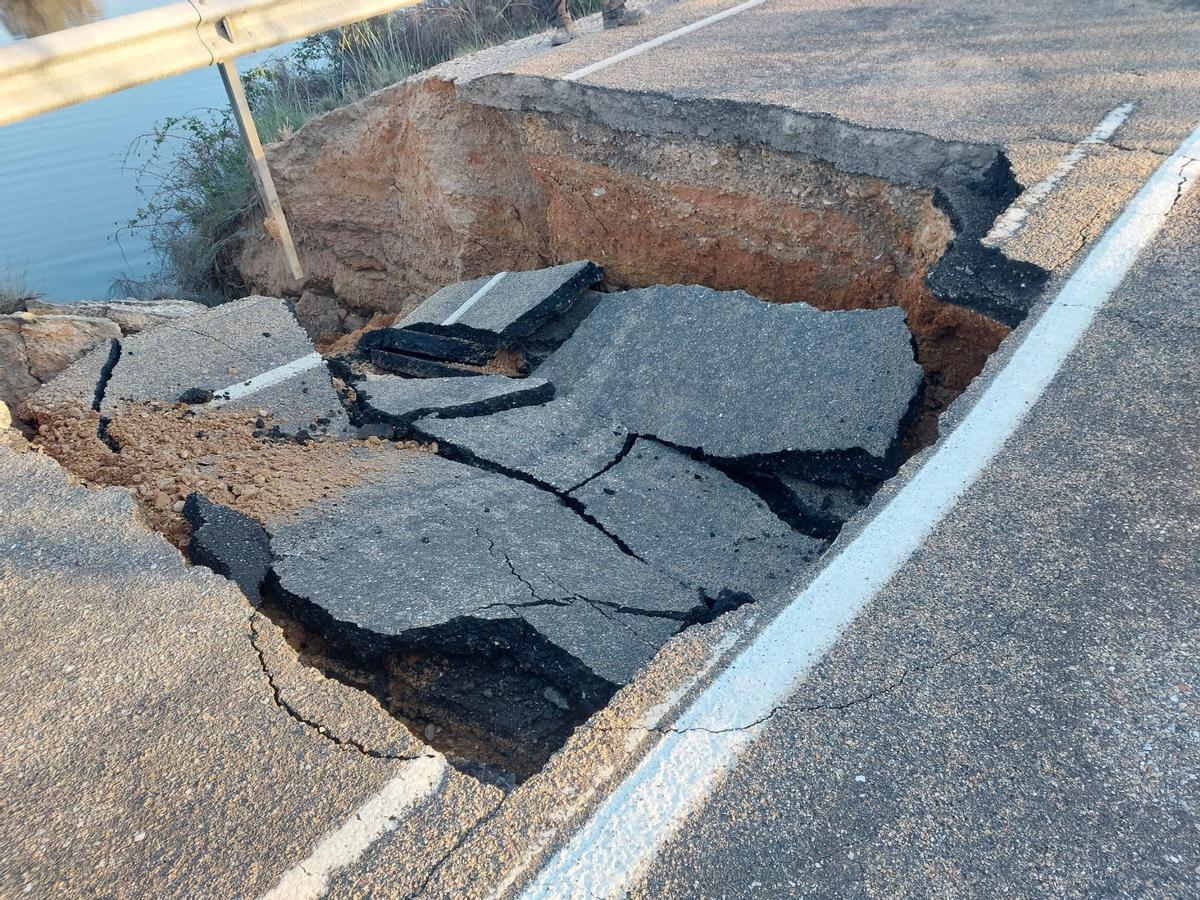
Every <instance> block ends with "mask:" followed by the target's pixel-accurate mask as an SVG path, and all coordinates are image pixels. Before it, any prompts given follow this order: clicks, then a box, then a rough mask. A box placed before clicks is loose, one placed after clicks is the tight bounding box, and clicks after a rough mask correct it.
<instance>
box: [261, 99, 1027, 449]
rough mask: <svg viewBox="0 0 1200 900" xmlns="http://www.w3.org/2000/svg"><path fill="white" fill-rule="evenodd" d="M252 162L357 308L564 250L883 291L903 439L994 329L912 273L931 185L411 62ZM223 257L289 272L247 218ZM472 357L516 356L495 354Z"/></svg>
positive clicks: (808, 297)
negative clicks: (895, 320)
mask: <svg viewBox="0 0 1200 900" xmlns="http://www.w3.org/2000/svg"><path fill="white" fill-rule="evenodd" d="M271 161H272V166H273V169H274V171H275V172H276V175H277V178H278V180H279V182H280V190H281V192H282V193H283V194H284V195H285V201H286V205H287V207H288V210H289V217H290V218H291V219H292V221H293V225H294V230H295V231H296V233H297V235H298V240H299V244H300V250H301V255H302V256H303V257H304V260H305V266H306V269H307V270H308V271H309V272H310V276H311V278H312V279H314V280H315V281H317V282H320V283H322V284H327V285H330V286H332V289H333V290H334V291H335V292H336V293H337V294H338V297H339V299H340V300H341V302H343V303H344V304H348V305H349V306H352V307H354V308H356V309H360V310H361V309H382V310H387V311H388V312H394V313H406V312H408V311H409V310H410V309H412V308H413V307H414V306H415V304H416V303H417V302H419V301H420V300H423V299H424V298H425V297H427V296H428V295H429V294H431V293H432V292H433V291H434V290H436V289H438V288H440V287H442V286H444V285H446V284H448V283H451V282H454V281H457V280H463V279H469V278H476V277H481V276H484V275H490V274H493V273H494V272H497V271H500V270H503V269H507V270H513V271H516V270H524V269H531V268H539V267H541V266H545V265H552V264H555V263H561V262H567V261H570V260H574V259H581V258H590V259H593V260H595V261H596V262H598V263H600V264H601V265H603V266H604V267H605V270H606V280H607V282H608V286H609V287H610V288H611V289H617V290H620V289H623V288H628V287H644V286H648V285H652V284H672V283H678V284H702V285H706V286H708V287H712V288H716V289H718V290H729V289H741V290H745V291H747V292H749V293H751V294H754V295H755V296H759V297H762V298H764V299H767V300H772V301H778V302H794V301H804V302H807V303H810V304H812V305H813V306H816V307H818V308H820V309H859V308H870V307H880V306H890V305H900V306H902V307H904V309H905V310H906V312H907V313H908V318H909V327H910V329H911V330H912V332H913V336H914V341H915V344H916V349H917V360H918V362H919V363H920V364H921V365H922V366H923V367H924V369H925V371H926V376H927V377H926V384H925V398H924V406H923V410H922V414H921V415H920V416H919V417H918V419H917V422H916V424H915V425H914V426H913V428H912V429H911V430H910V433H909V435H908V437H907V439H906V445H907V447H908V449H909V450H916V449H918V448H919V447H921V446H924V445H927V444H928V443H930V442H932V440H933V439H935V438H936V435H937V428H936V417H937V415H938V414H939V413H940V412H941V411H942V410H943V409H945V407H946V406H947V405H948V404H949V403H950V401H952V400H953V399H954V397H956V396H958V394H959V393H961V392H962V390H963V389H964V388H965V387H966V385H967V384H968V383H969V382H970V381H971V379H972V378H974V377H975V376H976V375H977V374H978V373H979V371H980V370H981V369H982V367H983V363H984V361H985V360H986V359H987V357H988V355H989V354H991V353H992V352H993V351H994V350H995V349H996V347H997V346H998V345H999V343H1000V341H1001V340H1002V339H1003V338H1004V336H1005V335H1006V334H1007V333H1008V329H1007V328H1006V327H1005V326H1004V325H1002V324H1000V323H999V322H996V321H994V320H992V319H990V318H988V317H987V316H984V315H982V314H980V313H977V312H974V311H972V310H969V309H966V308H964V307H961V306H956V305H953V304H949V303H944V302H941V301H939V300H937V299H936V298H934V296H933V295H932V293H931V292H930V290H929V288H928V287H927V285H926V276H927V275H928V274H929V271H930V269H931V267H932V266H933V265H935V264H936V263H937V261H938V260H939V259H940V258H941V256H942V254H943V253H944V252H945V250H946V248H947V246H948V245H949V243H950V241H951V240H952V238H953V236H954V234H953V229H952V228H951V225H950V221H949V219H948V218H947V216H946V214H945V213H944V212H943V211H942V210H941V209H939V208H938V205H937V204H936V203H935V196H934V191H933V190H932V189H931V188H919V187H914V186H912V185H905V184H897V183H892V182H889V181H886V180H884V179H882V178H875V177H869V176H866V175H861V174H852V173H848V172H844V171H842V170H840V169H838V168H837V167H836V166H834V165H832V164H830V163H828V162H824V161H821V160H818V159H815V158H813V157H811V156H807V155H805V154H802V153H796V152H788V151H784V150H780V149H776V148H774V147H769V146H766V145H764V144H752V143H740V142H724V143H721V142H717V141H715V140H713V139H707V138H705V137H703V136H701V135H698V134H696V135H684V134H679V133H673V134H663V133H658V134H649V133H640V132H636V131H629V130H617V129H615V128H612V127H609V126H608V125H605V124H602V123H600V122H597V121H585V120H584V119H582V118H579V117H577V116H574V115H546V114H543V113H538V112H523V113H516V112H508V111H504V110H500V109H495V108H492V107H488V106H484V105H480V104H476V103H472V102H469V101H466V100H464V99H462V98H461V97H460V96H459V95H458V93H457V92H456V90H455V88H454V85H453V84H451V83H449V82H447V81H443V80H440V79H437V78H428V79H424V80H416V81H411V82H405V83H404V84H402V85H397V86H396V87H395V88H392V89H388V90H386V91H382V92H380V93H379V94H376V95H374V96H372V97H370V98H367V99H365V100H364V101H362V102H361V103H358V104H355V105H354V106H352V107H349V108H346V109H343V110H337V111H334V112H332V113H330V114H328V115H326V116H323V117H321V118H319V119H317V120H315V121H313V122H312V123H310V124H309V125H307V126H306V127H305V128H304V129H302V130H301V131H300V132H299V133H297V134H296V135H295V136H293V137H292V138H290V139H289V140H288V141H286V142H284V143H283V144H279V145H276V146H274V147H272V148H271ZM251 232H252V233H253V229H251ZM240 265H241V267H242V271H243V275H244V276H245V278H246V279H247V283H250V284H254V285H256V286H258V287H259V288H260V289H261V290H263V291H264V292H266V293H273V292H274V293H277V292H278V291H279V290H281V289H284V288H285V287H286V286H287V285H289V284H290V276H288V275H287V273H286V272H284V271H283V269H282V268H281V263H280V261H279V254H278V252H277V250H276V248H275V246H274V244H272V243H271V242H270V241H269V240H265V239H262V238H261V236H257V237H252V238H251V239H250V240H249V241H248V242H247V245H246V247H245V249H244V251H243V253H242V257H241V262H240ZM382 324H390V320H388V319H385V318H383V317H378V316H377V317H376V319H375V320H373V321H372V323H371V327H377V326H378V325H382ZM354 340H355V336H354V335H347V336H345V337H343V338H341V339H340V340H338V341H337V342H336V343H335V344H334V345H332V346H331V347H329V348H328V351H329V352H337V351H338V350H341V349H348V348H349V347H351V346H352V344H353V342H354ZM322 349H326V348H322ZM513 362H514V363H519V361H513ZM491 371H499V372H503V373H505V374H515V373H516V372H517V371H519V368H517V367H516V366H515V365H514V366H512V367H509V366H506V365H505V364H504V361H500V360H497V361H496V365H495V367H494V368H493V369H491Z"/></svg>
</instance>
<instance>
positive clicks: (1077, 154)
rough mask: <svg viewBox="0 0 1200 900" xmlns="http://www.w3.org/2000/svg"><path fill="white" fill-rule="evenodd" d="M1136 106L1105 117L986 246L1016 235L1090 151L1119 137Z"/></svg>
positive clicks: (999, 224)
mask: <svg viewBox="0 0 1200 900" xmlns="http://www.w3.org/2000/svg"><path fill="white" fill-rule="evenodd" d="M1135 105H1136V104H1134V103H1122V104H1121V105H1120V106H1118V107H1117V108H1116V109H1114V110H1112V111H1111V112H1110V113H1109V114H1108V115H1107V116H1105V117H1104V118H1103V119H1102V120H1101V121H1100V124H1099V125H1097V126H1096V127H1095V128H1093V129H1092V133H1091V134H1089V135H1088V136H1087V137H1085V138H1084V139H1083V140H1082V141H1080V142H1079V143H1078V144H1076V145H1075V146H1074V147H1072V148H1071V152H1070V153H1068V154H1067V155H1066V156H1064V157H1063V158H1062V160H1061V161H1060V162H1059V164H1058V165H1057V166H1055V167H1054V171H1053V172H1051V173H1050V174H1049V175H1047V176H1046V177H1045V178H1043V179H1042V180H1041V181H1039V182H1038V183H1037V184H1035V185H1034V186H1033V187H1031V188H1030V189H1029V190H1027V191H1026V192H1025V193H1024V194H1022V195H1021V196H1020V197H1019V198H1017V202H1016V203H1014V204H1013V205H1012V206H1010V207H1009V208H1008V210H1007V211H1006V212H1005V213H1004V215H1002V216H1001V217H1000V218H998V219H997V220H996V224H995V225H993V226H992V230H991V231H989V232H988V233H987V236H986V237H985V238H984V239H983V243H985V244H989V245H994V244H997V243H999V242H1000V241H1003V240H1004V239H1005V238H1010V237H1012V236H1013V235H1014V234H1016V233H1017V231H1018V230H1019V229H1020V227H1021V226H1022V225H1023V224H1024V222H1025V219H1026V218H1027V217H1028V216H1029V213H1030V212H1032V211H1033V208H1034V207H1035V206H1037V205H1038V204H1039V203H1041V202H1042V201H1043V200H1045V199H1046V198H1047V197H1048V196H1050V192H1051V191H1052V190H1054V187H1055V185H1057V184H1058V183H1059V182H1060V181H1062V180H1063V179H1064V178H1066V177H1067V176H1068V175H1070V174H1071V170H1072V169H1074V168H1075V167H1076V166H1077V165H1079V163H1080V162H1082V161H1083V158H1084V157H1085V156H1087V155H1088V154H1089V153H1090V152H1091V149H1092V147H1094V146H1095V145H1097V144H1104V143H1107V142H1108V139H1109V138H1111V137H1112V136H1113V135H1114V134H1116V132H1117V129H1118V128H1120V127H1121V126H1122V125H1124V124H1125V120H1126V119H1128V118H1129V115H1130V113H1132V112H1133V109H1134V106H1135Z"/></svg>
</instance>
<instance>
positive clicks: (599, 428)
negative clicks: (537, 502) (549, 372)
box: [411, 397, 630, 494]
mask: <svg viewBox="0 0 1200 900" xmlns="http://www.w3.org/2000/svg"><path fill="white" fill-rule="evenodd" d="M411 429H412V432H413V434H414V435H415V436H417V437H418V438H419V439H422V440H429V441H436V442H437V443H438V447H439V449H440V452H441V453H442V454H443V455H446V456H449V457H450V458H452V459H457V460H460V461H463V462H469V463H471V464H473V465H478V466H484V467H490V468H493V469H496V470H499V471H504V472H507V473H509V474H512V475H514V476H516V477H523V478H526V479H528V480H531V481H535V482H538V483H539V484H543V485H545V486H547V487H548V488H549V489H551V490H555V491H560V492H562V493H564V494H565V493H569V492H570V491H571V490H573V489H574V488H575V487H577V486H578V485H580V484H582V483H583V482H585V481H587V480H588V479H589V478H592V477H593V476H594V475H595V474H596V473H597V472H600V471H602V470H603V469H604V468H605V467H606V466H609V465H612V464H613V463H614V462H615V461H616V460H617V458H618V457H619V456H620V454H621V452H622V450H623V449H624V448H625V447H626V445H627V443H628V441H629V440H630V438H629V432H628V431H627V430H626V429H625V428H624V427H623V426H622V425H620V424H618V423H615V422H614V421H613V420H612V419H606V418H602V417H600V416H597V415H596V414H595V413H593V412H592V410H591V409H589V408H587V407H585V406H583V405H581V404H579V403H577V402H576V401H575V400H574V399H573V398H571V397H563V398H556V399H554V400H552V401H550V402H547V403H544V404H541V405H537V406H527V407H521V408H519V409H511V410H506V411H503V412H499V413H495V414H493V415H490V416H477V417H473V418H455V419H445V418H440V417H438V416H426V417H423V418H420V419H417V420H416V421H414V422H413V423H412V425H411Z"/></svg>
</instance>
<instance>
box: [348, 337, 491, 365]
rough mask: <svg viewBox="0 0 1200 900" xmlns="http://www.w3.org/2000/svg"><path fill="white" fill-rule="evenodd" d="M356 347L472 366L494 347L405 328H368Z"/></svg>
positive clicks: (487, 356)
mask: <svg viewBox="0 0 1200 900" xmlns="http://www.w3.org/2000/svg"><path fill="white" fill-rule="evenodd" d="M358 349H359V350H360V351H363V352H369V351H371V350H383V351H386V352H388V353H403V354H407V355H409V356H423V357H428V358H430V359H445V360H452V361H454V362H461V363H466V364H468V365H473V366H482V365H485V364H486V363H488V362H489V361H490V360H491V358H492V357H493V356H494V355H495V351H494V350H491V349H488V348H486V347H481V346H480V345H479V344H477V343H475V342H474V341H467V340H463V339H462V338H458V337H451V336H450V335H441V334H428V333H426V332H422V331H412V330H410V329H407V328H377V329H375V330H374V331H368V332H366V333H365V334H364V335H363V336H362V337H361V338H359V341H358Z"/></svg>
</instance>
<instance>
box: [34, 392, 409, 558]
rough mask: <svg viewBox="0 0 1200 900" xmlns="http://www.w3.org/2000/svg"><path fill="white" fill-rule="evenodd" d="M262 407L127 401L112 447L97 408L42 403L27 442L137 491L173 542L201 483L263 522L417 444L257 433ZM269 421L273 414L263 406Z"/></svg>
mask: <svg viewBox="0 0 1200 900" xmlns="http://www.w3.org/2000/svg"><path fill="white" fill-rule="evenodd" d="M263 412H265V411H264V410H257V411H256V410H219V411H218V410H201V409H198V408H196V407H188V406H183V405H180V404H153V403H137V404H133V403H131V404H129V405H128V406H127V407H126V408H125V409H124V410H123V411H122V412H121V413H119V414H118V415H117V416H115V417H114V418H113V420H112V421H111V422H110V424H109V426H108V434H109V435H110V436H111V437H112V438H113V439H114V440H115V441H116V442H117V443H118V445H119V446H120V447H121V452H119V453H116V452H114V451H113V450H111V449H110V448H109V447H108V446H107V445H106V444H105V443H104V442H103V441H101V440H100V439H99V437H98V436H97V433H96V429H97V426H98V425H99V424H100V417H99V413H97V412H95V411H93V410H90V409H89V410H80V409H78V408H63V407H58V408H55V409H53V410H45V409H41V410H38V427H37V434H36V435H35V437H34V440H33V443H34V445H35V446H37V447H39V448H41V449H42V450H44V451H45V452H46V453H47V454H49V455H50V456H52V457H54V458H55V459H56V460H58V462H59V463H61V464H62V466H63V467H64V468H66V469H67V470H68V471H70V472H72V473H73V474H74V475H76V476H77V477H79V478H81V479H82V480H84V481H85V482H91V483H93V484H97V485H118V486H122V487H128V488H130V489H132V490H133V491H134V494H135V496H136V497H137V500H138V503H139V505H140V506H141V509H142V511H143V513H144V515H145V516H146V519H147V521H148V522H149V524H150V525H151V526H152V527H153V528H155V529H156V530H158V531H160V532H162V533H163V534H164V535H166V536H167V538H168V539H170V540H171V541H172V543H174V544H176V546H179V547H183V546H184V545H185V544H186V543H187V540H188V526H187V522H186V521H185V520H184V519H183V515H182V509H183V501H184V500H185V499H187V497H188V495H189V494H191V493H192V492H193V491H198V492H200V493H202V494H204V495H205V496H207V497H208V498H209V499H210V500H213V501H214V502H217V503H221V504H224V505H226V506H230V507H232V508H234V509H237V510H239V511H240V512H243V513H245V514H247V515H249V516H252V517H254V518H255V519H257V520H259V521H260V522H265V521H267V519H269V518H273V517H275V516H279V515H284V514H287V513H290V512H293V511H296V510H298V509H300V508H302V507H305V506H308V505H309V504H312V503H315V502H318V501H320V500H322V499H325V498H327V497H331V496H336V495H337V494H340V493H342V492H343V491H345V490H347V489H348V488H350V487H353V486H354V485H355V484H357V483H359V482H361V481H363V480H364V479H369V478H371V477H372V476H374V475H376V474H379V473H382V472H383V471H385V470H387V469H389V468H390V466H391V464H392V463H393V462H396V461H397V459H398V458H399V457H411V456H412V455H414V454H416V453H419V452H421V451H420V448H419V445H418V444H415V443H409V444H393V443H390V442H384V441H380V440H379V439H378V438H371V439H368V440H366V441H333V440H325V441H309V442H307V443H304V444H299V443H296V442H294V441H291V440H286V441H273V440H269V439H265V438H256V437H254V436H253V433H252V432H253V431H254V430H255V427H256V426H255V420H256V419H257V418H258V417H259V414H260V413H263ZM263 419H264V421H266V422H267V428H268V429H269V428H270V421H269V416H263Z"/></svg>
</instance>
